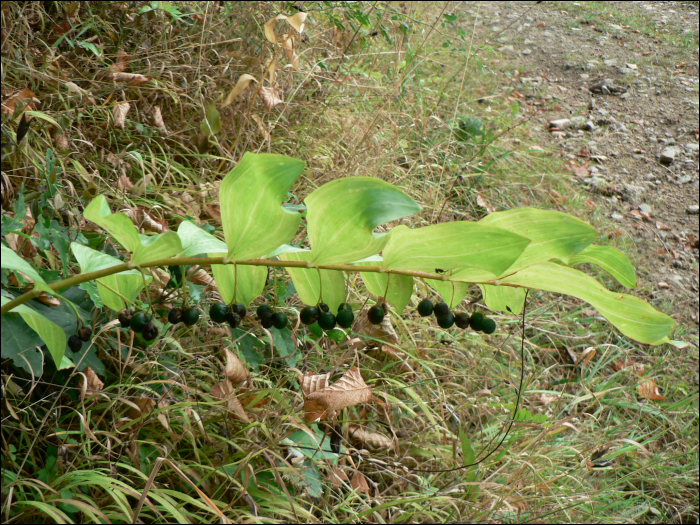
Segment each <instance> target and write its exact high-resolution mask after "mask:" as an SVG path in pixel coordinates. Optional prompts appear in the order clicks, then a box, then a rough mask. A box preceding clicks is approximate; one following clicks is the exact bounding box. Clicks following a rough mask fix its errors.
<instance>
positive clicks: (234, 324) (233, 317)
mask: <svg viewBox="0 0 700 525" xmlns="http://www.w3.org/2000/svg"><path fill="white" fill-rule="evenodd" d="M225 321H226V322H227V323H228V325H229V326H230V327H231V328H238V325H239V324H241V317H240V316H239V315H238V314H237V313H236V312H230V311H229V312H226V319H225Z"/></svg>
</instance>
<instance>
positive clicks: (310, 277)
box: [279, 250, 345, 312]
mask: <svg viewBox="0 0 700 525" xmlns="http://www.w3.org/2000/svg"><path fill="white" fill-rule="evenodd" d="M279 257H280V259H281V260H283V261H309V260H311V251H309V250H307V251H303V252H293V253H283V254H280V256H279ZM286 270H287V273H289V276H290V277H291V278H292V282H293V283H294V287H295V288H296V289H297V294H298V295H299V299H301V302H302V303H304V304H309V305H317V304H318V303H319V301H320V300H321V297H320V292H321V286H320V285H321V284H322V285H323V302H324V303H326V304H327V305H328V306H329V307H330V309H331V311H332V312H337V311H338V306H340V303H343V302H345V275H344V274H343V272H339V271H335V270H316V269H309V268H286ZM319 274H320V275H321V280H320V281H319Z"/></svg>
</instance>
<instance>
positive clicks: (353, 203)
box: [305, 177, 421, 264]
mask: <svg viewBox="0 0 700 525" xmlns="http://www.w3.org/2000/svg"><path fill="white" fill-rule="evenodd" d="M305 202H306V206H307V208H308V213H307V222H308V225H307V227H308V231H309V242H310V243H311V250H312V252H313V261H312V262H313V263H314V264H339V263H348V262H352V261H359V260H360V259H364V258H365V257H369V256H370V255H374V254H377V253H379V252H380V251H382V248H384V246H385V245H386V243H387V241H388V240H389V239H388V238H389V235H387V234H375V233H373V230H374V228H376V227H377V226H379V225H380V224H382V223H385V222H389V221H393V220H396V219H400V218H402V217H405V216H407V215H412V214H414V213H418V212H419V211H420V210H421V207H420V206H419V205H418V204H417V203H416V202H414V201H413V199H411V198H410V197H408V196H407V195H406V194H405V193H403V192H402V191H400V190H399V189H398V188H396V187H395V186H393V185H392V184H389V183H388V182H384V181H383V180H381V179H375V178H372V177H346V178H343V179H336V180H334V181H332V182H329V183H327V184H324V185H323V186H321V187H320V188H318V189H316V190H315V191H314V192H313V193H311V195H309V196H308V197H306V199H305Z"/></svg>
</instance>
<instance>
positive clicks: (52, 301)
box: [36, 294, 61, 306]
mask: <svg viewBox="0 0 700 525" xmlns="http://www.w3.org/2000/svg"><path fill="white" fill-rule="evenodd" d="M36 300H37V301H39V302H40V303H41V304H45V305H46V306H59V305H60V304H61V301H59V300H58V299H57V298H56V297H53V296H50V295H45V294H41V295H40V296H39V297H37V298H36Z"/></svg>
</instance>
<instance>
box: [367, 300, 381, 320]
mask: <svg viewBox="0 0 700 525" xmlns="http://www.w3.org/2000/svg"><path fill="white" fill-rule="evenodd" d="M367 319H369V322H370V323H372V324H381V322H382V321H383V320H384V308H382V307H381V306H379V305H378V304H375V305H374V306H373V307H372V308H370V309H369V310H368V311H367Z"/></svg>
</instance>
